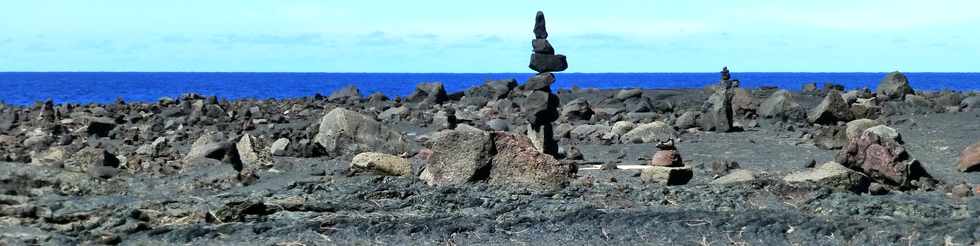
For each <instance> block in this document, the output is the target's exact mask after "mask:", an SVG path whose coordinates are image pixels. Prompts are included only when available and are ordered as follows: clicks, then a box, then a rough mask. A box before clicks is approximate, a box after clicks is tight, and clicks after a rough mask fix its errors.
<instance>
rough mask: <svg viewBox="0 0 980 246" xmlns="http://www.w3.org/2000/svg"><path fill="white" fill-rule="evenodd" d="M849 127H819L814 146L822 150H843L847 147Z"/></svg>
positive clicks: (814, 136) (814, 137) (814, 138)
mask: <svg viewBox="0 0 980 246" xmlns="http://www.w3.org/2000/svg"><path fill="white" fill-rule="evenodd" d="M847 140H848V139H847V127H844V126H819V128H817V131H816V132H815V134H814V135H813V141H814V144H816V145H817V147H818V148H821V149H827V150H831V149H841V148H844V146H847Z"/></svg>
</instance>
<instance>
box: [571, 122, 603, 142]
mask: <svg viewBox="0 0 980 246" xmlns="http://www.w3.org/2000/svg"><path fill="white" fill-rule="evenodd" d="M611 130H612V127H611V126H606V125H578V126H575V127H574V128H572V131H571V132H569V137H571V138H572V139H575V140H579V141H589V140H598V139H602V137H603V136H604V135H606V133H609V131H611Z"/></svg>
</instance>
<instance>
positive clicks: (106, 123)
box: [85, 117, 116, 138]
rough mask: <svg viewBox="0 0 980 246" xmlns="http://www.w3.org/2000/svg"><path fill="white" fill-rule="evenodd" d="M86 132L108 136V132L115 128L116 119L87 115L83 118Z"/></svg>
mask: <svg viewBox="0 0 980 246" xmlns="http://www.w3.org/2000/svg"><path fill="white" fill-rule="evenodd" d="M85 121H87V122H88V123H87V124H86V129H87V130H86V133H88V134H89V135H95V136H96V137H100V138H101V137H108V136H109V132H110V131H112V129H115V128H116V121H115V120H113V119H112V118H108V117H87V118H86V119H85Z"/></svg>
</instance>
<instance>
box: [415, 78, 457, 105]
mask: <svg viewBox="0 0 980 246" xmlns="http://www.w3.org/2000/svg"><path fill="white" fill-rule="evenodd" d="M405 99H406V101H408V102H412V103H430V104H442V103H443V102H445V101H446V100H449V95H447V94H446V87H445V86H444V85H443V84H442V83H439V82H431V83H420V84H418V85H416V86H415V91H414V92H412V94H411V95H409V96H408V97H406V98H405Z"/></svg>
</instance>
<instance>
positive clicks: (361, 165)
mask: <svg viewBox="0 0 980 246" xmlns="http://www.w3.org/2000/svg"><path fill="white" fill-rule="evenodd" d="M351 169H355V170H367V171H374V172H376V173H379V174H382V175H391V176H410V175H412V164H411V162H409V160H408V159H405V158H401V157H398V156H394V155H389V154H385V153H377V152H364V153H360V154H357V155H356V156H354V159H353V160H351Z"/></svg>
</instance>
